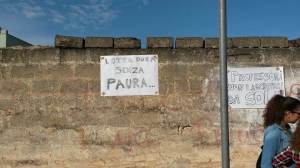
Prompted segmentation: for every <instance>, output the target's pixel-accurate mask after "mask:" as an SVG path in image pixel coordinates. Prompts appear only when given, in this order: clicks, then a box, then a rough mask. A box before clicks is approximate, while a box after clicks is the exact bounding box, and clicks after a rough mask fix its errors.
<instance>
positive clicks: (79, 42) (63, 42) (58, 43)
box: [55, 35, 84, 48]
mask: <svg viewBox="0 0 300 168" xmlns="http://www.w3.org/2000/svg"><path fill="white" fill-rule="evenodd" d="M83 43H84V42H83V38H81V37H72V36H61V35H56V36H55V47H59V48H83Z"/></svg>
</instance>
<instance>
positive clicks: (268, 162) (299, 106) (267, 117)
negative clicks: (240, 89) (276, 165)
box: [261, 95, 300, 168]
mask: <svg viewBox="0 0 300 168" xmlns="http://www.w3.org/2000/svg"><path fill="white" fill-rule="evenodd" d="M296 112H300V101H299V100H297V99H295V98H292V97H284V96H281V95H275V96H274V97H272V98H271V100H270V101H269V102H268V103H267V106H266V109H265V111H264V114H263V118H264V128H265V130H264V140H263V144H264V146H263V150H262V158H261V167H262V168H272V167H273V166H272V160H273V158H274V156H275V155H277V154H279V153H280V152H282V151H283V150H284V149H285V148H287V146H288V144H289V140H290V136H291V129H290V126H289V125H288V124H289V123H295V122H296V121H297V120H298V119H299V115H298V113H296ZM292 167H293V166H292Z"/></svg>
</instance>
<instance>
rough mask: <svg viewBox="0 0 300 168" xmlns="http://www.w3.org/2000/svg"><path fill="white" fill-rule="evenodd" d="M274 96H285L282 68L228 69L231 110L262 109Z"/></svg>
mask: <svg viewBox="0 0 300 168" xmlns="http://www.w3.org/2000/svg"><path fill="white" fill-rule="evenodd" d="M275 94H283V95H284V94H285V93H284V74H283V67H253V68H229V69H228V103H229V105H230V106H231V107H232V108H264V107H265V105H266V103H267V102H268V100H270V98H271V97H272V96H273V95H275Z"/></svg>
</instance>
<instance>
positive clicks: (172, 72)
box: [159, 64, 188, 80]
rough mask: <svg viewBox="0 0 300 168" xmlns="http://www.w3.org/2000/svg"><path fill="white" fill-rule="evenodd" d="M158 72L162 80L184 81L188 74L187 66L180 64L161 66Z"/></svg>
mask: <svg viewBox="0 0 300 168" xmlns="http://www.w3.org/2000/svg"><path fill="white" fill-rule="evenodd" d="M159 71H160V74H161V75H160V76H161V78H162V79H176V80H180V79H186V78H187V74H188V66H187V65H180V64H170V65H165V66H162V67H161V68H160V69H159Z"/></svg>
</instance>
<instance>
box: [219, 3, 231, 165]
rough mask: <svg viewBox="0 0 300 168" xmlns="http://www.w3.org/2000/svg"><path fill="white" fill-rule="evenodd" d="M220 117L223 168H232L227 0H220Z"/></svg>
mask: <svg viewBox="0 0 300 168" xmlns="http://www.w3.org/2000/svg"><path fill="white" fill-rule="evenodd" d="M219 5H220V30H219V31H220V32H219V36H220V37H219V55H220V115H221V143H222V168H230V161H229V156H230V155H229V129H228V92H227V55H226V49H227V21H226V17H227V16H226V0H220V4H219Z"/></svg>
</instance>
